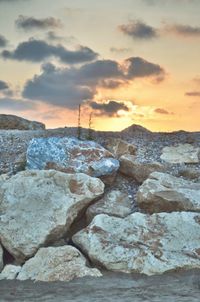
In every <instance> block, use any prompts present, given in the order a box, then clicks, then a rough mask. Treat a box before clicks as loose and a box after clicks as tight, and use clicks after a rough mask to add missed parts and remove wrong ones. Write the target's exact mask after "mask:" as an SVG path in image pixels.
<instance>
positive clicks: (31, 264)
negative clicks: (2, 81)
mask: <svg viewBox="0 0 200 302" xmlns="http://www.w3.org/2000/svg"><path fill="white" fill-rule="evenodd" d="M76 134H77V129H76V128H63V129H53V130H40V129H39V130H34V131H33V130H27V131H23V130H20V131H19V130H0V241H1V244H0V270H2V269H3V268H4V269H3V271H2V273H1V274H0V279H2V280H3V279H5V278H7V279H15V278H17V279H18V280H27V279H33V280H37V281H69V280H73V279H76V278H79V277H84V276H93V277H98V278H93V279H96V280H97V281H93V283H92V284H91V283H90V281H88V282H89V284H90V286H91V287H92V288H94V290H95V286H96V285H97V284H99V286H100V287H101V283H102V282H108V287H107V288H108V293H107V295H108V296H109V291H110V288H109V286H110V287H111V291H112V293H113V295H116V298H114V299H115V300H117V299H118V298H119V296H120V295H119V293H117V290H116V288H115V289H114V288H113V284H112V282H113V278H115V279H116V283H117V284H120V286H122V292H123V293H124V299H123V300H124V301H129V300H128V299H130V297H131V296H132V295H134V294H135V295H136V297H137V298H138V300H136V301H147V300H148V299H147V297H146V296H145V295H146V293H144V292H143V291H142V293H141V282H144V283H143V284H146V285H144V286H146V287H147V288H149V293H150V295H151V292H152V301H165V300H163V297H162V299H160V298H159V299H160V300H159V299H157V300H156V299H155V300H153V299H154V298H155V293H157V294H158V295H159V290H160V293H161V292H162V294H163V295H164V298H166V297H167V299H166V301H167V300H168V299H171V298H172V296H173V294H174V287H173V285H172V286H171V285H170V286H169V292H168V293H167V290H166V289H165V291H164V293H163V289H161V288H162V284H161V285H160V286H159V287H158V288H157V287H156V286H155V284H154V282H155V280H158V279H151V278H150V279H141V280H142V281H141V282H139V281H138V280H137V277H134V280H135V281H134V282H136V283H135V284H136V286H135V287H134V286H133V288H131V289H130V288H128V290H127V287H126V285H127V284H129V283H130V280H131V278H130V277H123V280H124V283H123V282H122V283H121V281H120V280H121V277H119V276H118V275H112V278H111V277H110V276H111V275H109V274H108V272H109V271H115V272H116V273H119V272H126V273H131V274H133V273H136V272H137V273H141V274H145V275H157V274H159V275H160V274H164V275H162V277H160V278H161V279H159V281H160V280H163V282H165V281H164V280H168V281H169V284H171V283H170V282H172V284H173V282H174V281H175V279H174V278H175V275H173V274H172V275H169V276H168V275H165V274H166V272H170V271H178V272H179V271H185V270H192V269H197V271H196V272H195V282H194V283H195V286H194V283H189V285H188V284H187V293H186V290H185V288H184V291H183V287H184V286H185V285H184V286H183V284H185V283H184V282H185V280H186V279H187V277H186V275H181V273H178V275H177V276H179V277H180V278H181V280H182V281H183V282H182V281H180V283H178V284H177V288H176V289H175V290H176V293H177V295H178V296H177V300H174V301H188V300H187V299H188V298H189V299H190V301H192V302H193V301H197V300H196V298H197V297H196V296H197V295H196V293H199V278H200V275H199V271H198V269H200V132H196V133H189V132H184V131H179V132H174V133H152V132H150V131H148V130H146V129H144V128H142V127H140V126H135V125H133V126H131V127H129V128H127V129H125V130H124V131H122V132H93V133H92V137H93V142H87V141H86V139H87V136H88V131H87V130H85V129H82V141H78V140H77V139H74V138H73V137H74V136H76ZM97 143H98V144H97ZM32 169H37V170H35V171H31V170H32ZM25 170H26V171H25ZM63 172H64V173H63ZM69 173H73V174H69ZM80 173H81V174H80ZM83 173H84V174H83ZM70 175H71V176H70ZM72 175H73V176H72ZM66 200H67V203H66ZM1 245H2V247H1ZM105 269H106V272H105ZM102 274H103V275H104V277H103V278H100V279H99V277H100V276H102ZM189 274H190V273H189ZM191 274H192V276H194V274H193V273H192V271H191ZM105 275H106V276H107V277H105ZM187 276H191V275H187ZM106 278H107V279H106ZM140 278H141V277H140ZM188 278H190V277H188ZM88 280H89V279H88ZM98 280H99V281H98ZM106 280H107V281H106ZM136 280H137V281H136ZM151 280H152V281H151ZM153 280H154V281H153ZM1 282H2V283H1V284H2V285H3V287H2V288H3V293H2V297H3V299H4V300H1V299H0V301H7V300H5V299H6V298H7V299H8V300H9V299H10V300H9V301H12V292H11V293H10V294H9V293H8V295H7V296H6V293H5V287H6V284H7V283H6V282H7V281H6V282H5V281H1ZM79 282H80V283H81V282H82V281H74V285H73V283H72V286H75V287H76V286H78V285H77V284H80V283H79ZM138 282H139V283H138ZM145 282H146V283H145ZM149 282H150V284H151V285H150V286H149ZM151 282H153V283H151ZM160 282H161V283H162V281H160ZM175 282H176V281H175ZM196 284H198V286H196ZM10 286H11V288H13V291H15V292H17V293H18V294H19V296H20V295H22V293H21V292H20V291H23V290H24V291H28V296H26V297H25V298H24V297H23V296H21V300H20V301H26V300H23V299H28V301H36V300H34V296H31V294H29V291H30V287H31V288H32V289H33V291H34V290H35V288H34V287H32V285H30V283H24V285H19V283H15V282H13V283H10ZM60 286H61V285H60ZM142 288H143V285H142ZM38 290H39V292H40V295H41V296H42V293H43V294H44V299H43V298H41V296H40V298H41V299H40V300H37V301H52V300H51V299H53V298H52V297H54V294H51V293H50V294H48V287H47V288H45V287H43V286H40V285H39V284H38ZM87 291H88V289H86V292H87ZM145 291H146V289H145ZM0 294H1V290H0ZM64 294H65V290H63V288H62V286H61V287H60V292H59V295H60V300H59V301H62V297H63V295H64ZM9 295H10V296H9ZM45 295H47V297H48V298H46V296H45ZM82 295H84V293H83V292H82ZM102 295H103V292H98V295H97V296H98V297H97V296H95V299H96V300H95V301H98V298H99V297H100V298H102ZM70 297H71V296H70ZM109 297H110V296H109ZM114 297H115V296H114ZM185 298H186V300H184V299H185ZM31 299H32V300H31ZM42 299H43V300H42ZM45 299H46V300H45ZM142 299H143V300H142ZM145 299H147V300H145ZM181 299H182V300H181ZM73 300H74V299H73ZM15 301H17V300H15ZM63 301H64V300H63ZM75 301H76V300H75ZM77 301H79V300H78V296H77ZM108 301H109V300H108ZM117 301H118V300H117ZM119 301H120V300H119ZM148 301H149V300H148Z"/></svg>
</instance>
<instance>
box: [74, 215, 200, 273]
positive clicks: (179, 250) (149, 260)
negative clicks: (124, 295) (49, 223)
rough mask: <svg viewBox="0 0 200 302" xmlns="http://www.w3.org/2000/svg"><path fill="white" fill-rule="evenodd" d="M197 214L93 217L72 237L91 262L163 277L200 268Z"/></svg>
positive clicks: (123, 270) (111, 267)
mask: <svg viewBox="0 0 200 302" xmlns="http://www.w3.org/2000/svg"><path fill="white" fill-rule="evenodd" d="M199 239H200V214H197V213H190V212H180V213H179V212H173V213H159V214H153V215H146V214H142V213H138V212H136V213H133V214H131V215H129V216H128V217H126V218H117V217H111V216H108V215H104V214H102V215H98V216H96V217H95V218H94V219H93V221H92V223H91V224H90V225H89V226H88V227H87V228H86V229H84V230H82V231H80V232H79V233H77V234H75V235H74V236H73V241H74V243H75V244H76V245H77V246H78V247H80V248H81V249H82V251H84V253H85V254H87V255H88V256H89V258H90V259H91V260H92V262H93V263H97V264H99V265H101V266H103V267H104V268H106V269H108V270H111V271H117V272H125V273H143V274H146V275H153V274H162V273H164V272H167V271H173V270H178V269H180V270H187V269H195V268H200V240H199Z"/></svg>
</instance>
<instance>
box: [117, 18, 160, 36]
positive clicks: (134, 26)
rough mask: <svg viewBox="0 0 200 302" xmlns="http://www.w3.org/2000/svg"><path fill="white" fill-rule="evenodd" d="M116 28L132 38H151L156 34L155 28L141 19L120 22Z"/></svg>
mask: <svg viewBox="0 0 200 302" xmlns="http://www.w3.org/2000/svg"><path fill="white" fill-rule="evenodd" d="M118 29H119V30H120V31H121V32H122V33H124V34H125V35H127V36H130V37H132V38H134V39H145V40H148V39H152V38H156V37H157V36H158V33H157V30H156V29H155V28H153V27H152V26H150V25H147V24H145V23H143V22H141V21H131V22H130V23H129V24H122V25H120V26H119V27H118Z"/></svg>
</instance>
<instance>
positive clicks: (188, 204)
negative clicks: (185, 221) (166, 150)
mask: <svg viewBox="0 0 200 302" xmlns="http://www.w3.org/2000/svg"><path fill="white" fill-rule="evenodd" d="M137 203H138V205H139V207H140V208H141V209H143V210H145V211H147V212H149V213H155V212H172V211H195V212H200V183H193V182H191V181H187V180H184V179H181V178H178V177H174V176H172V175H170V174H167V173H159V172H154V173H152V174H151V175H150V176H149V178H148V179H147V180H146V181H145V182H144V183H143V184H142V186H141V187H140V188H139V190H138V193H137Z"/></svg>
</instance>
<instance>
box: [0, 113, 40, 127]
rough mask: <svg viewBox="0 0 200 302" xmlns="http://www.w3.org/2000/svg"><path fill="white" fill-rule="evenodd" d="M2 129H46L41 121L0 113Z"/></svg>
mask: <svg viewBox="0 0 200 302" xmlns="http://www.w3.org/2000/svg"><path fill="white" fill-rule="evenodd" d="M0 129H3V130H12V129H18V130H44V129H45V125H44V124H43V123H40V122H35V121H29V120H26V119H24V118H22V117H19V116H16V115H8V114H0Z"/></svg>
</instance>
